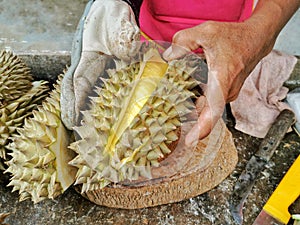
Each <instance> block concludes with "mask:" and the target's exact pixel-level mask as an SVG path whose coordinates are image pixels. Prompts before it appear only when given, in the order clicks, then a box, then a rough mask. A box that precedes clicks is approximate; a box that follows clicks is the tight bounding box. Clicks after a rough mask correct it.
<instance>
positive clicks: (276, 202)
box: [253, 155, 300, 225]
mask: <svg viewBox="0 0 300 225" xmlns="http://www.w3.org/2000/svg"><path fill="white" fill-rule="evenodd" d="M299 195H300V155H299V156H298V158H297V159H296V160H295V162H294V163H293V165H292V166H291V167H290V169H289V170H288V171H287V173H286V174H285V176H284V177H283V179H282V180H281V182H280V183H279V185H278V186H277V188H276V189H275V191H274V192H273V194H272V195H271V197H270V198H269V200H268V201H267V203H266V204H265V205H264V207H263V209H262V211H261V212H260V214H259V215H258V217H257V218H256V219H255V221H254V223H253V225H270V224H287V223H288V222H289V220H290V217H291V214H290V213H289V211H288V207H289V206H290V205H291V204H292V203H293V202H294V201H295V200H296V199H297V198H298V197H299Z"/></svg>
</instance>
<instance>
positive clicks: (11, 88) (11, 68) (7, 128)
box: [0, 51, 49, 170]
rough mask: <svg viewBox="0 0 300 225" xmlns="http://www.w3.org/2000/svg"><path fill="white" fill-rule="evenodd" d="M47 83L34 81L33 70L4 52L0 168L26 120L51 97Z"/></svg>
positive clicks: (0, 64) (1, 55) (0, 73)
mask: <svg viewBox="0 0 300 225" xmlns="http://www.w3.org/2000/svg"><path fill="white" fill-rule="evenodd" d="M48 90H49V87H48V86H47V82H46V81H36V82H33V78H32V75H31V73H30V69H29V68H28V67H27V66H26V65H25V64H24V63H23V62H22V61H21V60H20V58H19V57H18V56H16V55H14V54H13V53H12V52H7V51H1V53H0V169H2V170H3V169H4V166H3V164H2V160H6V153H5V152H6V150H5V146H6V145H7V144H8V142H9V138H10V137H11V135H12V134H13V133H14V132H15V130H16V128H17V127H20V126H21V125H22V124H23V122H24V118H26V117H27V116H30V115H31V112H32V110H33V109H34V108H35V107H36V106H37V104H39V103H40V102H41V100H42V99H44V98H45V97H46V96H47V94H48V93H47V92H48Z"/></svg>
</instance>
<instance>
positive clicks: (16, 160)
mask: <svg viewBox="0 0 300 225" xmlns="http://www.w3.org/2000/svg"><path fill="white" fill-rule="evenodd" d="M61 79H62V76H60V77H59V81H58V84H56V85H55V89H54V90H53V91H51V93H50V97H47V98H46V100H45V101H43V103H42V105H40V106H38V108H37V110H34V111H33V117H30V118H26V119H25V123H24V126H23V127H22V128H18V129H17V132H18V134H17V135H14V136H13V138H12V142H11V143H10V144H9V145H8V148H9V149H10V150H11V152H10V153H9V155H10V156H11V157H12V158H11V160H10V161H8V162H7V165H8V169H7V170H6V172H8V173H11V175H12V178H11V181H10V183H9V186H13V191H17V190H18V191H19V194H20V200H25V199H27V198H31V199H32V200H33V201H34V202H35V203H36V202H39V201H41V200H43V199H46V198H55V197H56V196H58V195H59V194H61V193H63V192H64V191H65V190H66V189H67V188H68V187H69V186H70V185H71V184H72V183H73V182H74V180H75V174H76V168H74V167H72V166H70V165H68V162H69V161H70V160H71V159H72V158H74V152H73V151H71V150H70V149H68V148H67V146H68V145H69V143H70V140H71V137H70V133H69V132H68V131H67V130H66V128H65V127H64V125H63V124H62V122H61V119H60V102H59V100H60V82H61Z"/></svg>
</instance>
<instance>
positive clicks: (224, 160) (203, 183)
mask: <svg viewBox="0 0 300 225" xmlns="http://www.w3.org/2000/svg"><path fill="white" fill-rule="evenodd" d="M152 53H153V52H152ZM148 54H149V52H148ZM155 54H156V53H155ZM155 54H154V55H155ZM145 55H146V56H144V57H143V60H142V62H141V63H136V64H131V65H129V66H128V67H125V68H124V67H123V68H121V69H120V68H117V69H116V70H111V71H108V74H109V78H108V79H103V83H104V85H103V87H99V88H97V89H96V91H95V92H96V97H93V98H91V102H92V103H91V109H90V110H88V111H85V112H83V123H82V126H79V127H76V128H75V131H76V132H77V135H78V136H79V140H77V141H76V142H74V143H72V144H71V148H72V149H73V150H74V151H75V152H76V153H77V154H78V155H77V156H76V158H75V159H74V160H72V161H71V162H70V164H71V165H74V166H76V167H78V173H77V175H76V183H75V184H77V185H76V186H75V189H76V190H77V191H78V192H80V193H81V194H82V195H83V196H84V197H86V198H87V199H89V200H90V201H92V202H94V203H96V204H98V205H104V206H108V207H114V208H126V209H137V208H145V207H152V206H156V205H162V204H168V203H172V202H178V201H182V200H184V199H187V198H191V197H194V196H197V195H199V194H202V193H204V192H206V191H208V190H210V189H212V188H213V187H215V186H216V185H218V184H219V183H220V182H221V181H222V180H224V179H225V178H226V177H227V176H228V175H229V174H230V173H231V172H232V171H233V169H234V168H235V166H236V163H237V159H238V158H237V151H236V148H235V146H234V142H233V139H232V136H231V133H230V132H229V130H228V129H227V128H226V125H225V124H224V122H223V121H222V120H220V121H219V122H218V123H217V125H216V126H215V128H214V129H213V131H212V132H211V134H210V135H209V136H208V137H207V138H205V139H204V140H201V141H199V143H198V145H197V146H196V148H194V149H192V148H189V149H188V148H186V147H185V145H184V140H185V135H186V134H187V132H188V131H189V130H190V128H191V126H192V125H193V124H194V122H195V121H189V120H188V119H187V118H189V117H190V116H191V114H193V112H194V111H195V108H193V106H192V104H191V101H188V100H189V99H193V98H195V97H197V96H198V95H197V93H196V94H195V93H194V92H193V91H194V87H195V85H197V84H198V83H197V81H195V80H194V79H193V78H192V75H195V74H193V73H195V72H196V73H198V72H199V71H200V72H201V68H197V65H198V66H199V65H200V64H201V63H199V61H197V60H198V59H197V60H195V59H194V58H193V55H192V56H186V57H185V58H183V59H180V60H176V61H173V62H171V65H168V68H167V69H166V70H165V71H164V72H165V74H164V76H163V78H161V79H160V80H159V82H158V83H157V85H156V87H155V88H153V89H152V91H153V93H154V94H152V95H151V94H150V96H149V93H146V94H144V98H146V100H145V99H144V100H143V101H138V100H137V99H136V101H132V99H130V100H128V99H127V96H131V98H133V99H134V98H135V97H132V96H135V94H134V93H132V92H134V90H140V91H141V92H146V91H144V90H141V89H139V88H136V86H135V85H131V86H130V82H132V80H133V79H134V77H135V76H136V75H138V74H143V72H144V71H145V70H147V60H149V59H150V62H151V64H148V65H151V66H152V67H154V70H155V71H154V73H160V70H161V68H160V69H155V68H156V66H158V67H164V65H162V66H161V65H159V64H162V63H163V62H162V61H161V60H160V59H159V58H157V57H158V55H157V54H156V55H155V60H153V58H151V57H149V55H147V52H146V53H145ZM150 55H151V54H150ZM151 60H152V61H151ZM141 71H143V72H141ZM150 71H151V69H150ZM152 72H153V71H152ZM200 76H201V75H200ZM128 77H129V79H132V80H130V81H128V80H127V78H128ZM182 78H184V79H183V80H181V79H182ZM151 79H152V78H151ZM178 80H179V81H182V83H183V85H182V84H181V85H178V84H177V82H178ZM137 83H139V82H138V81H137ZM170 83H172V84H174V85H175V86H176V85H178V86H177V87H176V88H175V89H174V87H172V86H171V88H170V86H169V85H170ZM188 83H189V84H190V86H189V85H188ZM144 85H147V82H145V84H144ZM185 85H186V86H185ZM127 87H129V88H128V89H126V88H127ZM162 87H164V88H162ZM146 89H147V88H146ZM171 90H177V93H176V94H175V93H174V95H172V94H171V95H169V94H170V93H172V91H171ZM178 90H180V91H178ZM192 90H193V91H192ZM179 92H180V94H181V96H188V97H183V98H181V99H180V100H179V102H185V103H186V105H180V104H178V103H177V102H176V97H178V96H180V95H178V93H179ZM161 96H168V97H169V96H172V97H170V98H169V99H168V97H167V98H166V99H168V101H165V102H166V103H165V102H164V101H163V103H162V102H161V98H160V97H161ZM174 101H175V102H176V103H175V104H173V105H172V106H173V109H174V108H175V106H177V107H178V108H177V110H174V111H173V112H174V114H176V113H175V112H176V111H177V112H183V113H182V114H180V115H177V116H174V117H172V116H170V117H168V116H167V115H168V113H169V114H170V115H173V112H172V110H171V111H167V113H166V112H164V110H165V108H167V109H168V110H170V108H172V107H170V105H168V102H169V103H170V102H172V103H174ZM133 102H138V103H137V104H136V103H133ZM122 103H125V105H124V104H122ZM126 103H127V104H128V103H130V104H129V105H126ZM136 105H138V106H137V107H136ZM99 108H101V109H99ZM126 108H127V109H130V110H127V111H129V112H130V113H129V115H126V113H122V112H124V111H125V112H126V110H125V109H126ZM136 108H138V109H136ZM149 109H151V110H149ZM155 109H157V111H155ZM179 109H180V110H179ZM148 110H149V111H148ZM132 112H134V113H132ZM161 112H164V114H163V117H161V118H160V117H159V116H160V113H161ZM120 114H121V115H122V117H121V118H122V119H121V120H120V119H116V118H118V116H119V115H120ZM103 115H105V116H103ZM193 116H195V114H193ZM124 118H125V119H124ZM164 118H167V119H164ZM196 118H197V115H196ZM147 119H148V120H149V121H150V122H149V123H146V122H145V121H147ZM159 119H160V120H161V121H160V122H161V123H159V122H158V126H157V124H155V122H157V121H158V120H159ZM168 120H170V121H172V122H171V124H172V126H169V125H167V126H166V124H168V122H166V121H168ZM120 121H121V122H120ZM124 121H125V122H124ZM141 121H142V122H141ZM153 121H155V122H154V126H153V127H151V124H152V123H153ZM116 123H117V124H121V123H123V124H124V123H125V124H126V125H123V126H124V128H122V129H120V128H119V127H122V124H121V125H119V126H118V128H116V127H117V126H116ZM169 124H170V123H169ZM164 125H165V126H166V127H167V128H170V130H168V132H171V134H172V135H170V136H167V135H166V133H163V134H162V135H161V136H160V141H157V140H156V137H157V135H156V134H157V133H155V132H158V131H160V130H165V129H166V128H163V129H161V128H162V127H164ZM112 128H114V129H112ZM150 128H151V129H150ZM105 129H106V130H108V131H109V132H105ZM120 130H121V132H120ZM145 130H146V131H149V130H152V131H153V132H154V133H151V132H148V133H147V135H145V134H142V132H145ZM139 134H140V135H141V136H139ZM159 134H161V133H159ZM143 138H145V139H143ZM115 139H117V140H115ZM107 140H110V142H109V141H107ZM148 141H149V142H150V143H151V144H148ZM156 141H157V142H156ZM107 143H109V146H110V147H109V148H107ZM139 146H142V147H139ZM144 146H146V147H147V148H145V149H143V147H144ZM161 146H163V147H161ZM126 147H127V148H126ZM157 149H158V150H159V151H158V150H157ZM124 150H126V151H125V153H124ZM154 150H155V151H154ZM120 152H121V153H122V152H123V154H120ZM112 153H113V154H112ZM117 153H119V154H117ZM149 154H150V156H151V157H148V156H149ZM99 155H100V156H101V157H100V160H99V159H98V158H97V156H99ZM122 156H123V157H122ZM145 156H146V157H145ZM141 159H142V162H140V161H141ZM139 163H141V167H139V168H137V167H136V165H138V164H139Z"/></svg>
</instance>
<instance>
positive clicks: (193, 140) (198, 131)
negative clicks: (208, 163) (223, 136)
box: [185, 98, 213, 147]
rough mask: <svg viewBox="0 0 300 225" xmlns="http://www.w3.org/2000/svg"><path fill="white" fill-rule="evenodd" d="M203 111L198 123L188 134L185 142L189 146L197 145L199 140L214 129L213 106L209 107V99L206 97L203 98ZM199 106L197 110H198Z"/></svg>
mask: <svg viewBox="0 0 300 225" xmlns="http://www.w3.org/2000/svg"><path fill="white" fill-rule="evenodd" d="M200 107H202V109H201V113H200V115H199V117H198V120H197V122H196V124H195V125H194V126H193V127H192V129H191V130H190V131H189V133H188V134H187V136H186V139H185V144H186V146H188V147H195V146H196V145H197V143H198V141H199V140H201V139H203V138H205V137H206V136H207V135H209V133H210V132H211V130H212V127H213V117H212V113H211V108H210V107H209V105H208V103H207V100H206V99H205V98H204V101H203V99H202V100H201V106H200ZM198 109H199V108H198V107H197V111H198Z"/></svg>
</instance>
